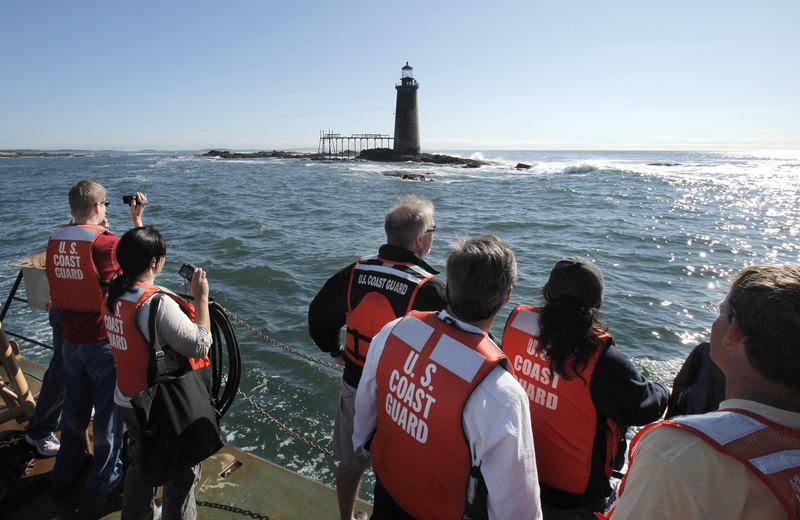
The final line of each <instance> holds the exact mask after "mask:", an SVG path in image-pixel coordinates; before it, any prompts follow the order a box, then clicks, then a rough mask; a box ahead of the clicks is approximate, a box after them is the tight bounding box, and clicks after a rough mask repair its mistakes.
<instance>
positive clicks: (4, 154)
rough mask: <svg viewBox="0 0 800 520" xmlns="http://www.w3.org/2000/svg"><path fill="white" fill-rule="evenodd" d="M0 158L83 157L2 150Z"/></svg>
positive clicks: (68, 154) (74, 154)
mask: <svg viewBox="0 0 800 520" xmlns="http://www.w3.org/2000/svg"><path fill="white" fill-rule="evenodd" d="M0 157H81V154H77V153H71V152H64V153H49V152H17V151H15V150H0Z"/></svg>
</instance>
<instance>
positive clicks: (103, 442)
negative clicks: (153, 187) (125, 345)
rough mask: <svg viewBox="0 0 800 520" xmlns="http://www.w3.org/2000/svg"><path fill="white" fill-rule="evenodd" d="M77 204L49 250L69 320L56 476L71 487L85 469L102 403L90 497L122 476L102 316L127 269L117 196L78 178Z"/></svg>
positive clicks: (59, 305) (138, 218)
mask: <svg viewBox="0 0 800 520" xmlns="http://www.w3.org/2000/svg"><path fill="white" fill-rule="evenodd" d="M136 199H137V200H139V201H142V202H144V201H146V200H147V197H146V196H145V195H144V194H143V193H137V197H136ZM69 205H70V211H71V213H72V222H70V223H69V224H67V225H65V226H63V227H61V228H59V229H58V230H57V231H56V232H55V233H53V235H52V236H51V237H50V240H49V241H48V244H47V253H46V254H47V263H46V272H47V279H48V282H49V285H50V297H51V299H52V302H53V307H54V308H56V309H58V310H59V311H60V314H61V322H62V323H63V326H64V341H63V343H62V345H61V359H62V362H63V372H64V391H65V393H64V404H63V408H62V413H61V415H62V418H61V447H60V449H59V450H58V454H57V455H56V462H55V466H54V467H53V472H52V474H51V480H52V482H53V488H54V489H55V490H57V491H58V490H65V489H67V488H69V487H70V486H71V485H72V483H73V481H74V479H75V478H76V477H77V475H78V473H80V470H81V468H82V466H83V462H84V458H85V451H86V440H85V439H86V437H85V432H86V428H87V426H88V424H89V420H90V417H91V414H92V407H93V406H94V410H95V415H94V424H93V432H94V449H93V459H94V462H93V465H92V470H91V472H90V473H89V477H88V478H87V482H86V485H87V492H88V495H89V497H90V498H100V497H103V496H106V495H108V494H110V493H111V492H112V491H114V488H116V487H117V486H118V485H119V484H120V483H121V482H122V462H121V461H120V460H119V452H120V441H121V437H122V421H120V419H119V417H118V416H117V413H116V409H115V407H114V389H115V387H116V369H115V367H114V358H113V355H112V353H111V347H110V345H109V343H108V334H107V333H106V329H105V326H104V325H103V320H102V317H101V315H100V307H101V305H102V299H103V294H104V291H105V286H106V284H107V282H108V281H110V280H111V279H112V278H113V277H114V276H115V275H116V274H117V272H118V271H119V265H118V264H117V261H116V259H115V257H114V249H115V247H116V244H117V242H118V241H119V238H117V237H116V236H114V235H113V234H111V233H110V232H109V231H108V230H107V229H106V228H107V227H108V219H107V218H106V208H107V207H108V205H109V201H108V199H107V198H106V190H105V188H103V186H101V185H100V184H98V183H96V182H94V181H90V180H84V181H80V182H78V183H76V184H75V185H74V186H73V187H72V188H71V189H70V191H69ZM143 211H144V205H143V204H138V205H137V204H136V200H134V201H132V202H131V207H130V214H131V218H132V219H133V225H134V227H140V226H142V212H143ZM54 358H55V356H54ZM52 368H53V367H51V369H52ZM43 390H44V389H43ZM37 447H38V446H37Z"/></svg>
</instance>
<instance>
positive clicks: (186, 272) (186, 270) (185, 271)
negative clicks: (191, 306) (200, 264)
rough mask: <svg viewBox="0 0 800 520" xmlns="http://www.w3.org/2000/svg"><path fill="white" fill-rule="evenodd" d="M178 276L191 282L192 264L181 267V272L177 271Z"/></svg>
mask: <svg viewBox="0 0 800 520" xmlns="http://www.w3.org/2000/svg"><path fill="white" fill-rule="evenodd" d="M178 274H179V275H181V276H183V277H184V278H186V279H187V280H189V281H190V282H191V281H192V275H194V266H193V265H192V264H183V265H182V266H181V270H180V271H178Z"/></svg>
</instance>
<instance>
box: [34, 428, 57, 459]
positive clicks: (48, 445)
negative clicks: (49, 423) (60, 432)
mask: <svg viewBox="0 0 800 520" xmlns="http://www.w3.org/2000/svg"><path fill="white" fill-rule="evenodd" d="M25 440H26V441H28V444H30V445H31V446H34V447H35V448H36V451H38V452H39V455H41V456H42V457H54V456H55V454H56V453H58V449H59V448H60V447H61V441H59V440H58V438H57V437H56V436H55V435H53V434H52V433H51V434H50V435H48V436H47V437H45V438H44V439H39V440H38V441H36V440H33V439H31V436H30V435H26V436H25Z"/></svg>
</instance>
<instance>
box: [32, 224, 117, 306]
mask: <svg viewBox="0 0 800 520" xmlns="http://www.w3.org/2000/svg"><path fill="white" fill-rule="evenodd" d="M103 234H108V235H111V233H110V232H109V231H107V230H106V229H105V228H102V227H100V226H95V225H82V224H81V225H74V224H68V225H66V226H63V227H61V228H59V229H58V230H57V231H56V232H55V233H53V234H52V235H51V236H50V240H49V241H48V242H47V252H46V255H47V263H46V265H45V271H46V273H47V283H48V284H49V285H50V299H51V300H52V302H53V307H55V308H56V309H60V310H66V311H78V312H100V306H101V305H102V304H103V289H102V288H101V286H100V283H101V281H100V274H99V272H98V271H97V266H95V265H94V260H93V259H92V249H93V247H94V243H95V242H96V241H97V238H98V237H99V236H100V235H103ZM112 236H113V235H112Z"/></svg>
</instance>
